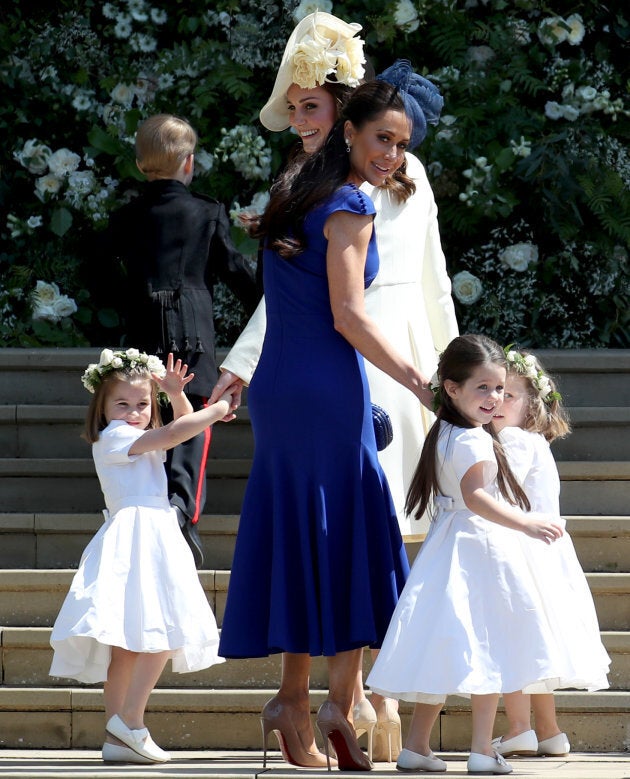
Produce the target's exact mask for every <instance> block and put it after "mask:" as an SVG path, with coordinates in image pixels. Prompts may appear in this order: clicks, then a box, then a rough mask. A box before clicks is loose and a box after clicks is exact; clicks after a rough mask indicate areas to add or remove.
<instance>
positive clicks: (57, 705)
mask: <svg viewBox="0 0 630 779" xmlns="http://www.w3.org/2000/svg"><path fill="white" fill-rule="evenodd" d="M325 696H326V692H325V691H324V690H321V691H314V692H313V694H312V696H311V707H312V709H311V710H312V713H313V715H314V714H315V713H316V711H317V709H318V707H319V706H320V705H321V704H322V703H323V701H324V700H325ZM269 697H270V691H269V690H251V689H250V690H240V689H238V690H237V689H232V690H227V689H226V690H189V689H186V690H162V689H158V690H156V691H155V692H154V693H153V694H152V695H151V698H150V700H149V705H148V707H147V716H146V723H147V726H148V727H149V728H150V730H151V734H152V736H153V737H154V739H155V740H156V741H157V742H158V743H159V744H160V745H161V746H163V747H165V748H167V749H260V748H261V732H260V711H261V709H262V707H263V706H264V704H265V702H266V701H267V700H268V699H269ZM555 699H556V709H557V713H558V722H559V724H560V727H561V728H562V729H563V730H564V731H565V732H566V733H567V735H568V736H569V739H570V741H571V746H572V750H573V751H575V752H624V751H626V750H627V733H628V730H629V729H630V707H629V700H628V694H627V693H625V692H614V691H607V692H596V693H583V692H570V691H561V692H558V693H557V694H556V696H555ZM411 709H412V707H411V705H410V704H407V703H403V704H402V706H401V719H402V725H403V732H407V730H408V727H409V718H410V714H411ZM103 725H104V715H103V696H102V692H101V691H100V690H95V689H89V688H77V687H60V688H14V687H3V688H0V746H1V747H3V748H5V749H15V748H20V749H98V748H100V746H101V745H102V742H103ZM504 728H505V718H504V715H503V713H502V712H500V713H499V715H498V716H497V721H496V725H495V732H497V733H501V732H502V729H504ZM470 737H471V733H470V704H469V701H468V700H466V699H463V698H459V697H456V696H453V697H452V698H449V699H448V700H447V702H446V706H445V708H444V709H443V711H442V713H441V715H440V717H439V720H438V722H437V723H436V725H435V728H434V730H433V733H432V737H431V743H432V746H433V748H434V749H435V750H436V751H439V752H445V751H466V750H468V749H469V748H470ZM274 746H275V744H274ZM129 768H130V769H131V770H132V771H133V770H134V769H133V768H132V767H129ZM133 775H134V776H136V775H137V776H139V775H140V774H138V773H135V772H134V773H133ZM143 775H144V774H143ZM204 775H205V774H204ZM222 775H223V776H224V777H225V776H233V774H232V773H230V772H229V768H228V773H223V774H222ZM600 775H601V776H603V774H600Z"/></svg>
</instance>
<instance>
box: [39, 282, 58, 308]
mask: <svg viewBox="0 0 630 779" xmlns="http://www.w3.org/2000/svg"><path fill="white" fill-rule="evenodd" d="M33 295H34V297H35V298H36V299H37V302H38V303H41V304H42V305H50V304H51V303H53V302H54V300H55V299H56V298H57V297H59V287H58V286H57V285H56V284H55V283H54V282H53V283H52V284H49V283H48V282H47V281H41V280H40V281H38V282H37V284H36V285H35V291H34V293H33Z"/></svg>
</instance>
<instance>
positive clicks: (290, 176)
mask: <svg viewBox="0 0 630 779" xmlns="http://www.w3.org/2000/svg"><path fill="white" fill-rule="evenodd" d="M392 109H393V110H394V111H400V112H401V113H405V105H404V102H403V100H402V99H401V97H400V95H399V93H398V90H397V89H396V88H395V87H393V86H392V85H391V84H388V83H387V82H385V81H376V80H375V81H369V82H367V83H365V84H361V86H359V87H357V88H356V89H355V90H354V92H353V93H352V95H351V96H350V97H349V99H348V102H347V103H346V105H345V106H344V107H343V109H342V111H341V115H340V117H339V119H338V120H337V122H336V123H335V125H334V126H333V129H332V130H331V131H330V133H329V135H328V138H327V139H326V141H325V142H324V144H323V146H322V147H321V148H320V149H319V150H318V151H316V152H315V153H314V154H311V155H310V156H308V157H305V156H304V155H301V156H300V157H299V158H298V159H296V160H295V161H294V162H293V163H291V164H289V165H288V166H287V167H286V168H285V170H284V171H283V173H282V174H281V175H280V176H279V178H278V179H277V181H276V182H275V184H274V185H273V187H272V189H271V197H270V199H269V203H268V204H267V208H266V209H265V212H264V213H263V214H262V216H260V217H257V218H256V217H255V218H253V219H252V220H250V221H249V225H248V227H249V232H250V234H251V235H252V236H253V237H254V238H266V240H267V246H268V247H269V248H271V249H274V250H275V251H277V252H278V254H279V255H280V256H281V257H284V258H291V257H295V256H296V255H297V254H300V252H302V251H303V250H304V248H305V245H306V239H305V236H304V218H305V217H306V215H307V214H308V213H309V212H310V211H311V210H312V209H313V208H315V207H316V206H317V205H319V204H320V203H323V202H324V201H325V200H326V199H327V198H329V197H330V196H331V195H332V194H333V193H334V192H336V191H337V190H338V189H339V187H341V186H342V185H343V184H344V183H345V182H346V181H347V179H348V176H349V174H350V155H349V154H348V152H347V151H346V143H345V139H344V124H345V122H346V121H350V122H351V123H352V124H353V126H354V127H355V128H356V129H357V130H360V129H361V128H362V127H363V126H364V125H365V124H366V123H367V122H371V121H374V120H376V119H377V118H378V117H379V116H380V115H381V114H383V113H384V112H385V111H389V110H392ZM406 167H407V166H406V163H405V162H403V164H402V165H401V167H400V168H399V169H398V170H397V171H396V172H395V173H394V174H393V176H392V177H391V181H390V182H389V188H390V189H391V190H392V192H393V194H394V196H395V197H397V198H398V199H399V200H402V201H404V200H406V199H407V198H408V197H409V196H410V195H412V194H413V193H414V192H415V189H416V186H415V184H414V182H413V180H412V179H410V178H409V176H407V173H406Z"/></svg>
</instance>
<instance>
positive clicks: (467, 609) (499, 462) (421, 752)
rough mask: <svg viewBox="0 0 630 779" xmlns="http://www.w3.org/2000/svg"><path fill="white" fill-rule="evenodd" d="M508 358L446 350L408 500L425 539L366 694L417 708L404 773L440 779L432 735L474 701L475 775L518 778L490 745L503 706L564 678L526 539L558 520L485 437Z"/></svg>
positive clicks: (553, 533) (551, 533)
mask: <svg viewBox="0 0 630 779" xmlns="http://www.w3.org/2000/svg"><path fill="white" fill-rule="evenodd" d="M506 365H507V362H506V358H505V354H504V352H503V350H502V349H501V347H500V346H498V345H497V344H495V343H494V342H493V341H491V340H490V339H488V338H485V337H484V336H477V335H465V336H460V337H458V338H455V339H454V340H453V341H451V343H450V344H449V345H448V346H447V348H446V350H445V351H444V352H443V354H442V356H441V358H440V364H439V367H438V376H439V388H438V390H437V392H438V395H439V399H440V405H439V409H438V413H437V417H438V418H437V421H436V423H435V424H434V425H433V427H432V428H431V430H430V431H429V434H428V436H427V439H426V441H425V444H424V447H423V450H422V456H421V458H420V462H419V464H418V468H417V470H416V473H415V475H414V479H413V482H412V485H411V488H410V490H409V494H408V497H407V510H408V511H416V512H417V513H418V514H422V513H423V512H424V511H425V509H427V507H428V506H430V505H431V504H432V505H433V513H434V516H433V520H432V522H431V526H430V528H429V533H428V535H427V539H426V541H425V542H424V544H423V546H422V549H421V550H420V552H419V554H418V556H417V558H416V561H415V563H414V565H413V568H412V570H411V573H410V575H409V579H408V580H407V583H406V585H405V588H404V590H403V593H402V595H401V597H400V600H399V602H398V605H397V607H396V610H395V611H394V615H393V617H392V620H391V622H390V626H389V629H388V631H387V635H386V637H385V641H384V642H383V646H382V649H381V651H380V654H379V656H378V659H377V660H376V663H375V665H374V668H373V669H372V672H371V673H370V675H369V677H368V679H367V684H368V685H369V686H370V687H371V688H372V689H373V690H375V691H377V692H379V693H380V694H382V695H386V696H389V697H395V698H398V699H400V700H407V701H412V702H415V703H416V707H415V710H414V716H413V719H412V723H411V728H410V731H409V735H408V737H407V739H406V744H405V749H403V750H402V752H401V753H400V755H399V757H398V763H397V767H398V768H399V770H407V771H422V770H426V771H434V772H435V771H445V770H446V763H445V762H444V761H443V760H440V759H439V758H437V757H436V756H435V755H434V754H433V753H432V752H431V750H430V747H429V745H428V735H429V733H430V727H429V729H428V731H427V730H426V728H425V725H426V723H427V722H429V721H430V724H432V722H433V721H434V720H435V717H436V716H437V714H438V713H439V710H440V708H441V706H442V704H443V703H444V700H445V698H446V696H447V695H449V694H459V695H465V696H470V698H471V708H472V741H471V753H470V756H469V758H468V772H469V773H488V774H507V773H510V772H511V771H512V768H511V766H509V765H508V764H507V763H506V762H505V760H504V759H503V758H502V757H501V756H500V755H498V754H497V753H496V752H495V750H494V748H493V746H492V729H493V725H494V718H495V714H496V708H497V703H498V700H499V695H500V694H501V693H503V692H510V691H514V690H523V689H524V690H527V689H528V688H530V687H531V686H539V685H546V684H549V685H550V687H549V689H553V687H554V686H555V680H556V679H558V678H559V677H563V676H564V670H565V667H566V658H565V651H564V646H563V645H562V644H561V642H560V641H559V639H558V636H556V634H555V632H554V630H553V625H552V624H551V623H550V621H549V614H548V610H547V607H546V604H545V602H544V600H543V599H542V598H541V597H540V593H539V592H538V591H537V589H536V588H535V587H534V586H533V582H532V575H531V572H530V569H529V567H528V564H527V560H526V557H525V555H524V554H523V552H522V550H521V547H520V545H519V544H518V543H517V539H518V536H519V535H520V533H515V532H514V531H515V530H517V531H521V533H524V534H527V535H528V536H530V537H531V538H532V539H536V542H537V543H539V544H541V546H542V545H543V544H544V543H548V544H551V543H554V542H555V541H556V539H557V538H559V537H560V536H561V535H562V529H561V527H560V525H559V523H558V520H557V518H554V517H551V516H545V515H543V514H537V513H533V512H531V513H527V509H529V503H528V501H527V498H526V496H525V494H524V493H523V490H522V489H521V488H520V487H519V485H518V483H517V481H516V479H515V478H514V475H513V474H512V472H511V471H510V469H509V466H508V465H507V462H506V460H505V456H504V454H503V452H502V450H501V447H500V445H499V444H498V441H496V440H495V436H496V434H494V433H493V432H492V431H491V430H487V429H485V428H484V425H487V424H488V423H489V422H491V421H492V418H493V416H494V415H495V414H496V413H497V411H498V409H499V407H500V405H501V402H502V400H503V388H504V384H505V379H506Z"/></svg>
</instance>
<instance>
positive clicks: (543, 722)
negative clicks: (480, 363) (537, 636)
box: [493, 348, 610, 755]
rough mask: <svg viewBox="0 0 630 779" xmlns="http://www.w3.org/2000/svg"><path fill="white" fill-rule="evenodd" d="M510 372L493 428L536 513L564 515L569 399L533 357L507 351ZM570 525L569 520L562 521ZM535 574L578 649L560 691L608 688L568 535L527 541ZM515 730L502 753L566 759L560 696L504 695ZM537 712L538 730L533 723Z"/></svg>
mask: <svg viewBox="0 0 630 779" xmlns="http://www.w3.org/2000/svg"><path fill="white" fill-rule="evenodd" d="M506 354H507V359H508V374H507V381H506V384H505V392H504V400H503V405H502V406H501V408H500V409H499V412H498V414H496V415H495V417H494V420H493V426H494V428H495V430H497V431H499V438H500V440H501V443H502V445H503V448H504V450H505V453H506V455H507V458H508V461H509V463H510V467H511V468H512V471H513V472H514V474H515V476H516V478H517V479H518V480H519V482H520V483H521V485H522V486H523V489H524V491H525V494H526V495H527V497H528V499H529V502H530V503H531V506H532V509H534V510H536V511H543V512H545V513H550V514H553V515H557V516H560V477H559V475H558V469H557V467H556V463H555V460H554V458H553V455H552V453H551V449H550V447H549V444H550V443H551V442H552V441H554V440H555V439H556V438H562V437H563V436H565V435H567V433H568V432H569V424H568V422H567V419H566V416H565V413H564V409H563V407H562V398H561V397H560V394H559V393H558V391H557V389H556V387H555V384H554V382H553V380H552V379H551V378H550V377H549V376H547V375H546V374H545V372H544V370H543V368H542V366H541V364H540V362H539V361H538V359H537V358H536V356H535V355H533V354H528V353H526V352H522V351H520V350H514V349H510V348H507V349H506ZM561 522H562V523H563V524H564V520H561ZM519 541H520V543H521V544H523V545H524V550H525V553H526V554H527V555H528V558H529V559H530V560H531V564H532V566H533V568H534V570H535V575H536V580H537V585H538V588H539V589H540V590H541V592H547V593H553V594H554V600H553V603H552V604H550V606H551V605H553V604H556V605H557V606H558V609H557V611H556V612H555V617H554V618H555V621H556V625H557V626H558V629H559V630H560V631H561V632H562V634H563V636H564V637H565V638H566V640H567V642H568V643H570V644H571V646H572V648H573V652H572V660H573V664H574V665H573V676H572V678H570V679H565V680H562V681H561V683H560V684H558V685H557V686H558V687H573V688H576V689H587V690H601V689H605V688H606V687H608V680H607V678H606V674H607V673H608V670H609V666H610V658H609V657H608V654H607V653H606V649H605V648H604V645H603V644H602V641H601V635H600V630H599V624H598V621H597V614H596V612H595V606H594V604H593V597H592V595H591V591H590V589H589V587H588V582H587V581H586V577H585V576H584V573H583V571H582V568H581V566H580V563H579V561H578V558H577V555H576V553H575V548H574V546H573V542H572V541H571V536H570V535H569V534H568V533H567V532H566V530H565V532H564V535H563V536H562V538H559V539H558V540H557V541H556V542H555V543H554V544H552V545H551V546H544V545H541V544H536V543H532V542H531V541H530V539H528V538H526V537H522V538H520V539H519ZM503 702H504V705H505V713H506V715H507V719H508V725H509V727H508V732H507V733H506V734H505V735H504V736H503V737H500V738H496V739H495V740H494V741H493V745H494V748H495V749H496V750H497V752H499V753H500V754H502V755H530V754H539V755H565V754H567V752H569V750H570V745H569V740H568V738H567V736H566V734H565V733H563V732H562V731H561V730H560V727H559V726H558V722H557V720H556V707H555V703H554V699H553V695H552V694H550V693H542V694H538V695H532V696H530V695H525V694H524V693H522V692H513V693H508V694H506V695H504V696H503ZM530 708H531V710H533V713H534V719H535V730H532V728H531V724H530Z"/></svg>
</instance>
